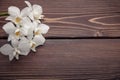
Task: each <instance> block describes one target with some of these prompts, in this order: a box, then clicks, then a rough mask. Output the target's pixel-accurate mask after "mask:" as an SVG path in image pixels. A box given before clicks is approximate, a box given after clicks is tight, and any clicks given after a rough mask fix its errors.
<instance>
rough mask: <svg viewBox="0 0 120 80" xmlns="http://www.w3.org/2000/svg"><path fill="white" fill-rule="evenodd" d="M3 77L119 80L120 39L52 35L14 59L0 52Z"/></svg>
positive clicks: (1, 43) (0, 72)
mask: <svg viewBox="0 0 120 80" xmlns="http://www.w3.org/2000/svg"><path fill="white" fill-rule="evenodd" d="M4 43H6V40H0V46H2V45H3V44H4ZM0 78H1V79H18V78H19V79H38V78H39V79H55V80H61V79H73V80H75V79H77V80H78V79H79V80H80V79H83V80H119V79H120V39H88V40H86V39H74V40H69V39H66V40H62V39H61V40H59V39H56V40H50V39H49V40H47V42H46V44H45V45H44V46H41V47H39V48H38V49H37V53H32V52H31V53H30V54H29V55H28V56H20V60H19V61H15V60H14V61H12V62H9V61H8V57H7V56H4V55H2V54H0Z"/></svg>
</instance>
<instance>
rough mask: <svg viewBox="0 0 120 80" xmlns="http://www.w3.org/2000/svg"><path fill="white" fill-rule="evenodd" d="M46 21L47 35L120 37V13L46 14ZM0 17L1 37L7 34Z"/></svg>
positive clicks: (2, 18)
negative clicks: (47, 26) (48, 27)
mask: <svg viewBox="0 0 120 80" xmlns="http://www.w3.org/2000/svg"><path fill="white" fill-rule="evenodd" d="M45 15H46V18H45V20H44V23H46V24H48V25H49V26H50V28H51V29H50V31H49V33H48V34H47V35H46V37H120V27H119V26H120V14H119V13H114V14H91V15H80V14H45ZM4 19H5V17H4V16H2V17H0V34H1V35H0V37H3V36H6V34H5V32H4V31H3V29H2V26H3V25H4V24H5V23H6V22H7V21H5V20H4Z"/></svg>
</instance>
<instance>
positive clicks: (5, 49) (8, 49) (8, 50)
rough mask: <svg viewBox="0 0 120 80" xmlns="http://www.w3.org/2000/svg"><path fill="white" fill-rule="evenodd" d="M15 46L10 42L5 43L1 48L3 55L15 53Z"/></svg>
mask: <svg viewBox="0 0 120 80" xmlns="http://www.w3.org/2000/svg"><path fill="white" fill-rule="evenodd" d="M13 50H14V49H13V48H12V47H11V46H10V45H9V44H5V45H3V46H2V47H1V48H0V52H1V53H2V54H3V55H9V54H12V53H13Z"/></svg>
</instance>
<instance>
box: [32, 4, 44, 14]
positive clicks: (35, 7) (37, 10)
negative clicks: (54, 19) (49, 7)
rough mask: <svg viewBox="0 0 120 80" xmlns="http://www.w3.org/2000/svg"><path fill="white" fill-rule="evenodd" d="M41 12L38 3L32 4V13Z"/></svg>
mask: <svg viewBox="0 0 120 80" xmlns="http://www.w3.org/2000/svg"><path fill="white" fill-rule="evenodd" d="M42 13H43V10H42V7H41V6H40V5H37V4H34V5H33V14H34V15H41V14H42Z"/></svg>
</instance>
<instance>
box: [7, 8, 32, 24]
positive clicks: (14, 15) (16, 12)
mask: <svg viewBox="0 0 120 80" xmlns="http://www.w3.org/2000/svg"><path fill="white" fill-rule="evenodd" d="M28 13H30V9H29V8H28V7H25V8H24V9H22V10H21V11H20V9H19V8H18V7H16V6H10V7H9V8H8V14H9V15H10V16H8V17H7V18H6V20H10V21H12V22H14V23H15V24H17V25H19V24H21V22H22V20H23V19H24V17H26V16H28Z"/></svg>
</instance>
